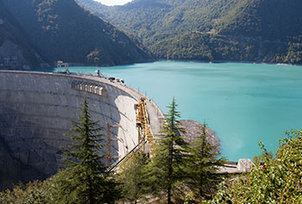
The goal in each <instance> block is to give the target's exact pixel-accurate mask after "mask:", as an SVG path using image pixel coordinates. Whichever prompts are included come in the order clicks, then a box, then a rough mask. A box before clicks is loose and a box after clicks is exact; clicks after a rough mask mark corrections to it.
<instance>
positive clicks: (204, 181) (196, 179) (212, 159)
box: [186, 123, 224, 198]
mask: <svg viewBox="0 0 302 204" xmlns="http://www.w3.org/2000/svg"><path fill="white" fill-rule="evenodd" d="M207 138H208V135H207V133H206V123H204V124H203V125H202V127H201V131H200V134H199V135H198V136H197V139H196V141H195V142H194V144H193V145H191V146H190V147H189V155H190V156H189V157H188V163H187V168H186V171H187V175H188V177H189V178H188V180H187V182H186V183H187V184H188V186H189V187H190V189H191V190H192V191H193V192H194V194H195V196H196V197H200V198H201V197H207V196H208V194H209V193H210V189H212V187H213V186H215V185H214V184H215V181H217V179H218V177H217V174H215V172H216V171H217V170H218V167H219V166H222V165H223V164H224V158H223V157H222V158H218V156H219V155H220V151H219V147H218V146H216V145H213V144H211V143H210V142H209V141H208V139H207Z"/></svg>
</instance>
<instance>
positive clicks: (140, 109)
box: [136, 97, 154, 152]
mask: <svg viewBox="0 0 302 204" xmlns="http://www.w3.org/2000/svg"><path fill="white" fill-rule="evenodd" d="M145 100H146V98H143V97H142V98H140V102H139V103H138V104H136V108H137V115H136V125H137V128H138V143H139V144H140V143H141V142H142V141H145V140H146V139H147V143H148V145H149V147H150V151H151V152H152V150H153V146H154V145H153V144H154V140H153V134H152V131H151V127H150V123H149V119H148V115H147V109H146V103H145ZM141 144H143V147H142V150H143V151H145V143H141Z"/></svg>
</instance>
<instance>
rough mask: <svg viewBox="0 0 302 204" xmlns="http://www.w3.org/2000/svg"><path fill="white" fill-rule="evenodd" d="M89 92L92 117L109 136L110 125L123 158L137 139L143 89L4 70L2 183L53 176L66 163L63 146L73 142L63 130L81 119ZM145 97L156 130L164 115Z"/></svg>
mask: <svg viewBox="0 0 302 204" xmlns="http://www.w3.org/2000/svg"><path fill="white" fill-rule="evenodd" d="M85 94H86V95H87V100H88V105H89V109H90V113H91V116H92V119H93V120H101V123H100V125H101V126H103V127H104V132H103V134H104V139H106V131H107V130H108V128H107V126H108V124H110V126H111V128H110V129H109V130H110V134H111V138H112V140H111V155H112V159H113V161H118V160H119V159H121V158H123V157H124V156H125V155H126V154H127V153H129V152H130V151H131V150H132V149H133V148H134V147H135V146H136V145H137V144H138V131H137V127H136V109H135V104H137V103H138V102H139V99H140V97H145V96H144V95H143V94H141V93H140V92H138V91H137V90H135V89H132V88H130V87H127V86H125V85H123V84H122V83H117V82H110V81H109V80H107V79H103V78H100V77H95V76H84V75H76V74H59V73H41V72H21V71H20V72H19V71H0V166H1V167H3V168H2V169H1V170H0V179H1V180H0V183H1V184H0V188H2V189H3V188H4V187H7V186H9V184H10V183H12V182H15V181H18V180H23V181H27V180H31V179H36V178H45V177H48V176H50V175H53V174H55V173H56V172H57V171H58V169H59V168H61V167H62V166H63V163H62V160H61V158H62V147H65V146H66V145H67V144H68V143H69V142H70V139H69V138H68V137H65V136H63V134H66V133H69V129H70V128H71V122H70V121H71V120H78V114H79V113H80V111H79V109H80V108H81V103H82V102H83V97H84V95H85ZM146 101H147V102H146V105H147V106H146V107H147V113H148V116H149V121H150V125H151V129H152V132H153V133H154V134H156V133H158V131H159V130H160V124H161V118H162V117H163V114H162V112H161V111H160V110H159V108H158V107H157V106H156V104H154V103H153V102H152V101H151V100H149V99H147V100H146ZM105 143H106V141H105ZM105 152H106V146H105V149H104V150H103V153H105Z"/></svg>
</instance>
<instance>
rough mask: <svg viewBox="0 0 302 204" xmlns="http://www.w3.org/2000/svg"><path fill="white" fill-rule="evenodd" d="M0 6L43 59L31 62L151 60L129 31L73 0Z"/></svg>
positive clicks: (4, 1) (14, 1)
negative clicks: (124, 31) (104, 19)
mask: <svg viewBox="0 0 302 204" xmlns="http://www.w3.org/2000/svg"><path fill="white" fill-rule="evenodd" d="M0 8H1V9H2V10H5V11H6V12H7V13H10V14H11V16H12V17H13V18H14V19H15V20H16V22H17V23H18V25H19V27H20V30H22V31H21V33H20V36H23V37H24V36H26V39H27V40H26V41H27V43H26V44H27V45H29V47H31V49H32V50H35V52H36V53H39V56H40V58H41V59H43V60H40V62H38V63H29V64H30V65H31V66H33V65H37V64H39V63H41V62H42V61H44V62H47V63H48V64H50V65H51V66H54V64H55V62H56V61H57V60H63V61H66V62H70V63H73V64H79V65H104V66H109V65H117V64H128V63H134V62H145V61H149V60H150V55H149V54H147V53H146V52H144V51H143V50H142V49H141V48H140V47H139V46H137V44H136V43H135V42H133V41H132V40H131V39H129V37H128V36H127V35H126V34H124V33H123V32H121V31H120V30H118V29H116V28H115V27H114V26H112V25H111V24H109V23H108V22H104V21H103V20H101V19H100V18H99V17H97V16H95V15H93V14H91V13H90V12H87V11H85V10H84V9H82V8H81V7H79V6H78V5H77V4H76V3H75V2H74V0H22V1H20V0H0ZM23 41H24V40H23ZM0 43H1V42H0ZM0 46H1V44H0ZM36 61H37V60H36ZM38 61H39V60H38ZM37 66H38V65H37Z"/></svg>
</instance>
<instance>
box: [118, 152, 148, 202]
mask: <svg viewBox="0 0 302 204" xmlns="http://www.w3.org/2000/svg"><path fill="white" fill-rule="evenodd" d="M148 163H149V158H148V157H147V155H146V154H145V153H143V152H135V153H133V155H132V156H131V157H130V158H129V159H128V160H127V161H126V163H125V164H124V165H123V166H122V167H120V168H121V169H120V171H121V172H120V173H119V175H118V181H119V182H120V183H121V184H122V196H123V198H124V199H125V200H127V201H130V202H135V203H136V202H137V201H138V200H139V199H142V198H143V197H144V196H145V195H146V194H147V193H149V192H150V191H151V189H150V187H149V183H148V179H149V177H148V175H149V172H148V168H147V165H148Z"/></svg>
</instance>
